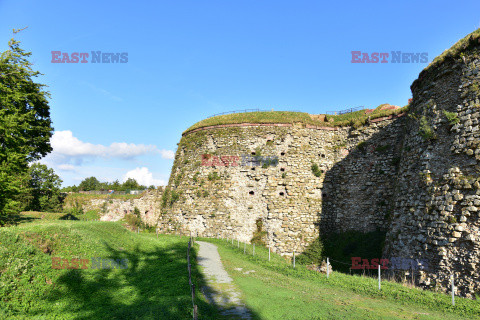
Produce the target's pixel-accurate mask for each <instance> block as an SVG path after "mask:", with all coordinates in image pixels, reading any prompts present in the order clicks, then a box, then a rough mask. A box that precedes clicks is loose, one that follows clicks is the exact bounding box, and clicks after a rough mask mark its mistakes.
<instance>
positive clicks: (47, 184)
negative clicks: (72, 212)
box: [27, 163, 63, 211]
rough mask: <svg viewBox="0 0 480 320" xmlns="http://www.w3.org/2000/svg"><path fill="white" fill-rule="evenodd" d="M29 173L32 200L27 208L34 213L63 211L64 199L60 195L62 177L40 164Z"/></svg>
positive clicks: (31, 167)
mask: <svg viewBox="0 0 480 320" xmlns="http://www.w3.org/2000/svg"><path fill="white" fill-rule="evenodd" d="M28 172H29V174H30V181H29V189H30V194H31V200H30V202H29V205H28V207H27V208H28V209H29V210H34V211H61V209H62V201H63V197H62V194H61V193H60V186H61V185H62V180H61V179H60V177H59V176H57V175H56V174H55V172H54V171H53V169H50V168H48V167H47V166H46V165H44V164H40V163H34V164H33V165H31V166H30V168H29V170H28Z"/></svg>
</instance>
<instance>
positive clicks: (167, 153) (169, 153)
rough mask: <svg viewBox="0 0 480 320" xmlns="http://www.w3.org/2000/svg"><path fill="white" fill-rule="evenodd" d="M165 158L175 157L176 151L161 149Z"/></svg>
mask: <svg viewBox="0 0 480 320" xmlns="http://www.w3.org/2000/svg"><path fill="white" fill-rule="evenodd" d="M160 154H161V155H162V158H163V159H175V153H174V152H173V151H172V150H163V149H162V150H160Z"/></svg>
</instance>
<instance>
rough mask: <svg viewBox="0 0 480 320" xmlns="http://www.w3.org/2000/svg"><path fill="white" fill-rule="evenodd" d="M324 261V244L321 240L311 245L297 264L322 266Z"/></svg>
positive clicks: (318, 239) (316, 240) (297, 260)
mask: <svg viewBox="0 0 480 320" xmlns="http://www.w3.org/2000/svg"><path fill="white" fill-rule="evenodd" d="M322 259H323V243H322V241H321V240H320V238H317V239H315V240H314V241H313V242H312V243H310V244H309V245H308V246H307V247H306V248H305V251H303V252H302V253H301V254H300V255H299V256H298V257H296V262H298V263H300V264H312V263H315V264H320V263H321V262H322Z"/></svg>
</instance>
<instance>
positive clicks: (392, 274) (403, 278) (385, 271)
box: [217, 237, 464, 305]
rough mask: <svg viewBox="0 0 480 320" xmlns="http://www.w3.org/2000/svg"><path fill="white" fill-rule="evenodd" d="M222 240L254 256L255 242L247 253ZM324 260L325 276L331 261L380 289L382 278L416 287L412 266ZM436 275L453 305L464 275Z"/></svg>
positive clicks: (294, 257)
mask: <svg viewBox="0 0 480 320" xmlns="http://www.w3.org/2000/svg"><path fill="white" fill-rule="evenodd" d="M217 239H222V238H220V237H217ZM223 240H225V241H226V242H227V243H229V244H230V245H231V246H233V247H234V248H235V247H236V248H237V249H239V250H242V247H243V253H244V254H252V255H253V256H255V244H251V245H249V246H250V247H251V250H248V251H249V252H248V253H247V243H246V242H243V243H241V242H240V241H239V240H234V239H233V238H232V239H228V238H224V239H223ZM257 257H258V255H257ZM270 260H271V249H270V247H268V261H270ZM295 260H296V252H295V251H293V252H292V268H295V267H296V265H295ZM326 260H327V261H326V267H324V268H323V270H324V272H325V273H326V277H327V278H329V276H330V275H331V274H333V272H332V270H333V269H332V265H331V264H330V261H332V262H334V263H335V264H337V263H338V264H342V265H348V266H350V268H349V270H350V274H360V275H362V276H365V277H371V278H378V290H381V287H382V278H383V281H389V282H396V283H401V284H403V285H405V286H407V287H411V288H414V287H418V285H417V282H416V280H418V279H416V276H415V274H416V271H418V270H416V269H415V268H413V267H412V268H411V269H405V270H404V269H392V268H385V267H384V266H383V265H381V264H378V266H374V267H373V268H372V267H368V268H367V267H365V266H363V268H360V269H358V268H352V262H349V263H348V262H344V261H338V260H334V259H330V258H328V257H327V258H326ZM320 270H321V268H320ZM321 272H322V271H321ZM436 277H437V278H436V279H437V281H442V282H445V281H448V287H449V288H448V289H450V294H451V296H452V305H455V292H456V289H459V286H458V283H459V281H460V280H463V279H464V277H461V276H458V275H454V274H451V275H450V276H449V277H445V276H443V279H442V278H441V277H440V275H439V274H436ZM447 292H448V290H447Z"/></svg>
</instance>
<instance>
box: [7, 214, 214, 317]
mask: <svg viewBox="0 0 480 320" xmlns="http://www.w3.org/2000/svg"><path fill="white" fill-rule="evenodd" d="M52 219H53V218H52ZM26 221H28V222H25V223H21V224H20V225H18V226H15V227H5V228H0V319H189V318H191V315H192V301H191V295H190V289H189V284H188V273H187V261H186V247H187V240H188V239H187V238H185V237H175V236H160V237H159V239H157V238H156V237H155V234H142V233H140V234H135V233H132V232H129V231H127V230H126V229H125V228H124V227H123V226H122V225H121V224H120V223H114V222H83V221H61V220H60V221H59V220H47V219H44V220H26ZM193 254H195V251H193ZM52 257H60V258H64V259H71V258H78V259H91V258H92V257H102V258H105V259H128V268H127V269H92V268H91V260H90V263H89V264H88V269H53V268H52V259H51V258H52ZM193 262H194V261H193ZM192 272H193V278H194V282H195V283H196V284H197V287H200V286H201V285H202V283H203V278H202V277H201V276H200V273H199V271H198V268H197V266H196V264H194V265H193V268H192ZM196 303H197V304H198V307H199V311H200V315H201V316H200V319H221V318H220V317H218V315H217V313H216V309H215V308H214V307H212V306H211V305H209V304H207V302H206V300H205V299H204V298H203V296H202V295H201V294H200V293H198V291H197V298H196Z"/></svg>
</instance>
